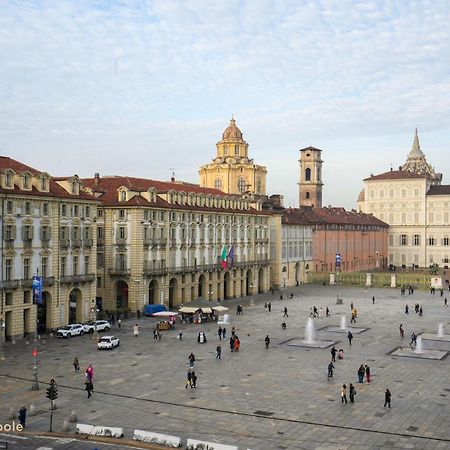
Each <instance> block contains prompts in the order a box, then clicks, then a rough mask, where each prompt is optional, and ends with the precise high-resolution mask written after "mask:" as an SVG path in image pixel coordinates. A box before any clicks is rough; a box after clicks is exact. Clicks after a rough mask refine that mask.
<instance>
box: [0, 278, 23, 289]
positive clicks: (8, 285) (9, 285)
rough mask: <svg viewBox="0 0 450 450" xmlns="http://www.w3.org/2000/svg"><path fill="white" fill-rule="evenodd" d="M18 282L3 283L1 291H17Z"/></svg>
mask: <svg viewBox="0 0 450 450" xmlns="http://www.w3.org/2000/svg"><path fill="white" fill-rule="evenodd" d="M19 284H20V283H19V280H8V281H3V283H2V285H1V287H2V289H17V288H18V287H19Z"/></svg>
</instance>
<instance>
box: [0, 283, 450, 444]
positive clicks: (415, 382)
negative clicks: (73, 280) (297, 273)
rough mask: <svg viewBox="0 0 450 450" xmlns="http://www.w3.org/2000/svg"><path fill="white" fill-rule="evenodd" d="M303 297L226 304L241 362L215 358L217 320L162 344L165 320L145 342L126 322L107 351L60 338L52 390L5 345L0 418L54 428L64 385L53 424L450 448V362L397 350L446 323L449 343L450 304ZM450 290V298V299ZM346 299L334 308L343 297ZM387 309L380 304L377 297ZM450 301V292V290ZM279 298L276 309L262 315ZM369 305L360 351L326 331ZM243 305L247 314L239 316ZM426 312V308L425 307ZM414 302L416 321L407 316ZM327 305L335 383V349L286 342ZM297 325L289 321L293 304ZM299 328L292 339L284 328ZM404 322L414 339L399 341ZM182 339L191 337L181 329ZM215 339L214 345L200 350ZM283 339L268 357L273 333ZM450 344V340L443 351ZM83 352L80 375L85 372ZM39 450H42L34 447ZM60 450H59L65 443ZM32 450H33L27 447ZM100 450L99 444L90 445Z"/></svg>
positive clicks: (350, 292) (364, 295) (51, 352)
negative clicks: (87, 385) (90, 387)
mask: <svg viewBox="0 0 450 450" xmlns="http://www.w3.org/2000/svg"><path fill="white" fill-rule="evenodd" d="M292 291H293V292H294V294H295V298H294V299H289V300H279V295H273V296H270V295H258V296H255V297H254V306H250V301H249V299H240V300H239V301H238V300H230V301H225V302H223V304H224V305H229V306H230V316H231V322H230V324H229V325H228V326H227V337H228V336H229V334H230V332H231V328H232V326H235V327H236V333H237V335H238V336H239V338H240V340H241V350H240V351H239V353H231V352H230V350H229V343H228V340H226V341H222V348H223V352H222V360H216V359H215V349H216V346H217V344H218V343H219V342H220V341H219V340H218V337H217V325H216V324H213V323H207V324H202V325H191V324H188V325H186V324H183V325H178V328H177V330H175V331H173V330H172V331H167V332H164V334H163V338H162V340H161V341H159V342H158V341H154V340H153V336H152V330H153V328H154V324H155V319H153V318H143V319H141V320H140V321H139V324H140V327H141V334H140V335H139V337H137V338H135V337H133V325H134V323H135V320H128V321H124V322H123V325H122V329H121V330H120V331H118V330H117V329H116V330H114V332H115V334H116V335H118V336H119V337H120V340H121V345H120V347H119V348H117V349H115V350H113V351H106V352H105V351H104V352H100V351H98V350H97V348H96V343H95V341H93V340H92V339H91V336H83V337H74V338H71V339H69V340H60V339H56V338H50V339H48V341H47V343H46V344H42V346H41V348H40V352H39V379H40V380H41V390H39V391H31V390H30V387H31V381H30V379H31V369H32V365H33V361H32V356H31V346H30V345H26V344H25V343H23V342H21V343H17V344H15V345H12V344H9V343H8V344H7V346H6V349H5V356H6V360H5V361H2V362H0V374H1V375H3V376H1V377H0V399H1V402H0V404H1V405H2V407H1V410H0V423H8V422H11V421H10V420H9V419H8V417H9V410H10V407H13V408H14V409H15V410H18V409H19V408H20V405H21V404H26V405H27V406H28V408H29V405H30V404H33V405H35V406H36V407H37V414H36V415H33V416H29V417H28V422H27V431H29V432H30V431H33V430H40V431H43V430H47V429H48V401H47V399H46V398H45V387H46V385H45V384H44V383H43V381H44V380H45V381H46V382H47V381H48V380H50V378H55V379H56V380H57V382H58V385H59V398H58V400H57V405H58V409H57V410H56V411H55V416H54V428H55V430H57V431H62V425H63V420H64V418H65V417H67V416H68V415H69V414H70V413H71V411H72V410H74V411H75V412H76V414H77V416H78V421H79V422H81V423H88V424H96V425H107V426H120V427H123V428H124V429H125V435H126V437H131V436H132V432H133V429H134V428H140V429H143V430H149V431H154V432H159V433H165V434H172V435H176V436H181V437H182V438H183V440H184V442H185V439H186V438H187V437H190V438H195V439H204V440H208V441H215V442H219V443H222V444H228V445H236V446H239V449H240V450H241V449H247V448H249V449H255V450H256V449H258V450H259V449H268V450H269V449H270V450H273V449H329V450H331V449H349V450H356V449H379V448H398V449H400V448H401V449H404V448H418V449H434V448H436V449H440V448H442V449H447V448H450V431H449V429H450V428H449V426H450V406H449V402H448V399H449V397H450V385H449V375H448V373H449V362H450V358H445V359H443V360H440V361H436V360H424V359H418V358H414V359H413V358H401V357H395V356H391V355H389V352H391V351H392V350H394V349H395V348H398V347H399V346H408V344H409V340H410V339H409V338H410V335H411V333H412V331H415V332H416V333H422V332H431V333H436V332H437V327H438V323H443V324H444V330H445V331H446V332H447V333H448V334H450V325H449V317H450V312H449V309H448V308H445V307H444V306H443V304H444V299H443V298H441V297H440V296H439V295H438V294H437V295H431V294H430V293H428V292H417V291H416V292H415V293H414V295H412V296H410V295H405V296H403V297H402V296H401V295H400V292H399V290H389V289H368V290H366V289H362V288H343V287H328V286H326V287H322V286H320V287H319V286H302V287H299V288H295V289H292ZM449 294H450V293H449ZM337 295H339V296H340V297H342V298H343V304H342V305H337V304H336V296H337ZM373 295H374V296H375V298H376V302H375V304H374V305H373V304H372V300H371V299H372V296H373ZM449 299H450V295H449ZM269 300H271V301H272V311H271V312H270V313H269V312H268V311H266V310H265V309H264V306H263V304H264V302H265V301H269ZM352 301H353V302H354V304H355V307H356V308H357V309H358V318H357V323H356V326H358V327H365V328H367V330H366V331H365V332H363V333H361V334H358V335H356V334H355V336H354V339H353V343H352V346H351V347H349V345H348V342H347V340H346V335H345V334H342V333H329V332H325V331H323V330H322V331H321V330H320V329H321V328H323V327H326V326H339V323H340V316H341V314H342V313H344V314H345V315H346V317H347V323H349V322H350V303H351V302H352ZM238 302H240V303H241V304H242V305H243V307H244V313H243V315H236V314H235V306H236V305H237V303H238ZM415 302H419V303H421V304H422V305H423V308H424V315H423V317H419V315H418V314H415V313H414V307H413V305H414V303H415ZM405 304H409V306H410V311H411V312H410V314H409V315H408V316H407V315H405V313H404V307H405ZM313 305H316V306H317V307H319V308H320V307H321V306H322V307H325V306H328V307H329V308H330V312H331V317H330V318H317V319H314V323H315V327H316V337H317V338H319V339H320V338H322V339H333V340H336V341H338V344H337V345H336V347H337V348H341V347H342V348H343V349H344V352H345V356H344V359H343V360H338V361H337V362H336V363H335V376H334V378H333V380H332V381H327V365H328V363H329V361H330V349H329V348H326V349H314V348H313V349H308V348H302V347H293V346H289V345H286V344H282V343H283V342H285V341H287V340H289V339H294V338H300V339H302V338H303V334H304V329H305V324H306V321H307V318H308V317H309V312H310V308H311V307H312V306H313ZM285 306H286V307H287V308H288V313H289V317H288V318H283V317H282V316H283V309H284V307H285ZM283 321H285V322H286V323H287V329H286V330H285V331H283V330H282V328H281V323H282V322H283ZM400 323H403V327H404V329H405V338H404V339H403V340H402V339H401V338H400V336H399V332H398V327H399V324H400ZM180 328H181V329H182V330H183V341H182V342H180V341H179V340H178V339H177V333H178V331H179V330H180ZM200 330H202V331H204V332H205V333H206V336H207V338H208V342H207V343H206V344H198V343H197V339H196V337H197V333H198V331H200ZM266 334H269V335H270V337H271V340H272V341H271V345H270V349H269V350H266V349H265V346H264V337H265V336H266ZM439 345H440V346H441V347H439V348H441V349H445V348H442V346H443V347H445V346H446V345H447V344H446V343H442V342H439ZM448 345H449V347H447V348H446V349H447V350H449V351H450V344H448ZM191 351H193V352H194V353H195V356H196V365H195V370H196V373H197V376H198V386H197V389H190V388H189V389H185V381H186V371H187V368H188V363H187V356H188V355H189V353H190V352H191ZM74 356H78V357H79V359H80V362H81V367H82V369H81V372H80V373H74V371H73V367H72V361H73V358H74ZM89 363H92V364H93V366H94V369H95V374H94V385H95V392H94V394H93V398H91V399H87V395H86V392H85V391H84V384H83V383H84V370H85V368H86V367H87V365H88V364H89ZM361 364H368V365H369V366H370V368H371V373H372V377H373V380H372V382H371V383H370V385H367V384H366V383H365V384H363V385H360V384H358V383H357V374H356V372H357V369H358V367H359V366H360V365H361ZM350 382H351V383H353V384H354V385H355V387H356V390H357V395H356V399H355V404H353V405H351V404H348V405H345V404H342V403H341V399H340V388H341V386H342V384H343V383H346V384H347V386H348V384H349V383H350ZM386 388H389V389H390V390H391V392H392V408H391V409H388V408H384V407H383V403H384V392H385V389H386ZM30 448H32V447H30ZM55 448H56V447H55ZM24 449H25V447H24ZM86 449H89V447H86Z"/></svg>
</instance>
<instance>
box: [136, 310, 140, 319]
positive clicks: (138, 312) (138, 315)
mask: <svg viewBox="0 0 450 450" xmlns="http://www.w3.org/2000/svg"><path fill="white" fill-rule="evenodd" d="M136 314H137V318H138V320H139V319H140V318H141V310H140V309H138V310H137V311H136Z"/></svg>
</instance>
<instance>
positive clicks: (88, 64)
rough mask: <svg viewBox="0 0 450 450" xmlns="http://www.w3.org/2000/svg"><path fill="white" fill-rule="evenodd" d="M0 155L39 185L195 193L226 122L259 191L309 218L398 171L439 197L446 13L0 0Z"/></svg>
mask: <svg viewBox="0 0 450 450" xmlns="http://www.w3.org/2000/svg"><path fill="white" fill-rule="evenodd" d="M0 10H1V14H0V61H1V70H0V154H2V155H4V156H10V157H12V158H15V159H18V160H20V161H22V162H24V163H26V164H28V165H30V166H32V167H35V168H37V169H40V170H43V171H47V172H48V173H50V174H51V175H54V176H66V175H67V176H68V175H73V174H78V175H79V176H80V177H92V176H93V174H94V173H95V172H99V173H100V175H129V176H138V177H146V178H152V179H160V180H168V179H169V178H170V176H171V174H172V170H174V171H175V174H176V178H177V179H179V180H184V181H190V182H195V183H198V168H199V167H200V166H201V165H202V164H206V163H208V162H210V161H211V160H212V158H213V157H214V156H215V151H216V147H215V144H216V142H217V141H219V140H220V139H221V135H222V132H223V130H224V129H225V128H226V127H227V125H228V123H229V120H230V118H231V116H232V115H233V114H234V117H235V118H236V121H237V125H238V126H239V127H240V129H241V130H242V132H243V133H244V139H245V140H246V141H247V142H248V143H249V146H250V147H249V155H250V157H251V158H253V159H254V161H255V163H256V164H261V165H265V166H266V167H267V169H268V175H267V189H268V193H270V194H271V193H280V194H282V195H284V198H285V206H292V207H296V206H298V186H297V183H298V178H299V165H298V158H299V149H301V148H304V147H307V146H309V145H313V146H315V147H318V148H320V149H322V150H323V152H322V159H323V160H324V167H323V178H324V183H325V185H324V193H323V196H324V205H334V206H344V207H346V208H349V209H351V208H355V207H356V199H357V197H358V193H359V191H360V190H361V188H362V186H363V183H362V180H363V179H364V178H365V177H367V176H369V175H370V174H371V173H381V172H384V171H387V170H389V169H390V167H391V166H392V167H394V168H397V167H398V166H399V165H400V164H403V163H404V161H405V159H406V155H407V153H408V152H409V150H410V149H411V146H412V141H413V136H414V130H415V128H416V127H417V128H418V129H419V137H420V142H421V148H422V150H423V152H424V153H425V155H426V157H427V160H428V162H429V163H430V164H432V165H433V166H434V167H435V169H436V170H437V171H439V172H442V173H443V174H444V180H443V182H444V183H448V184H450V158H449V157H448V155H449V148H448V147H449V144H448V143H449V136H450V27H449V26H448V24H449V23H450V2H448V1H447V0H442V1H440V0H408V1H402V0H398V1H383V0H376V1H366V0H363V1H348V0H329V1H320V0H316V1H308V0H303V1H302V0H292V1H291V0H289V1H286V0H274V1H269V0H254V1H238V0H226V1H223V0H215V1H206V0H205V1H196V0H190V1H175V0H163V1H159V0H156V1H144V0H122V1H95V0H76V1H75V0H74V1H66V0H54V1H52V0H47V1H46V0H42V1H33V0H17V1H8V0H0Z"/></svg>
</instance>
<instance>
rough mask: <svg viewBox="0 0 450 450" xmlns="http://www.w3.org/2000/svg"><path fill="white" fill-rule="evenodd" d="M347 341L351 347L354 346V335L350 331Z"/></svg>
mask: <svg viewBox="0 0 450 450" xmlns="http://www.w3.org/2000/svg"><path fill="white" fill-rule="evenodd" d="M347 339H348V343H349V345H350V346H351V345H352V339H353V334H352V332H351V331H350V330H349V331H348V333H347Z"/></svg>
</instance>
